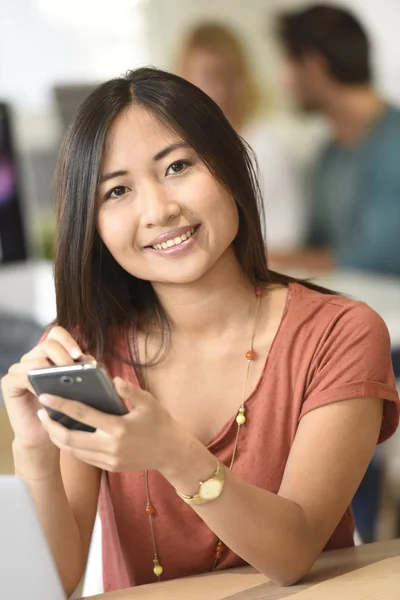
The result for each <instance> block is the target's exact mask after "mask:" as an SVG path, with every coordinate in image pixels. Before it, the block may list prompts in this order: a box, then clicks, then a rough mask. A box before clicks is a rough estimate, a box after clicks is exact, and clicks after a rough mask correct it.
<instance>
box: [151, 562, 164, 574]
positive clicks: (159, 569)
mask: <svg viewBox="0 0 400 600" xmlns="http://www.w3.org/2000/svg"><path fill="white" fill-rule="evenodd" d="M153 565H154V568H153V573H154V575H155V576H156V577H161V575H162V574H163V572H164V569H163V567H162V565H160V563H159V561H158V558H155V559H154V560H153Z"/></svg>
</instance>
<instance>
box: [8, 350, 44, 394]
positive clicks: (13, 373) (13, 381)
mask: <svg viewBox="0 0 400 600" xmlns="http://www.w3.org/2000/svg"><path fill="white" fill-rule="evenodd" d="M50 366H51V363H50V361H49V360H47V359H45V358H36V359H32V360H30V361H27V362H25V363H16V364H15V365H12V366H11V367H10V368H9V370H8V374H7V377H5V378H4V385H5V386H6V387H7V389H11V388H12V389H13V390H20V391H22V392H24V391H25V390H29V391H30V392H31V393H32V394H33V395H34V396H36V391H35V390H34V388H33V386H32V384H31V382H30V380H29V377H28V371H30V370H32V369H46V368H48V367H50Z"/></svg>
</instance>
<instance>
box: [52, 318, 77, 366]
mask: <svg viewBox="0 0 400 600" xmlns="http://www.w3.org/2000/svg"><path fill="white" fill-rule="evenodd" d="M47 339H49V340H56V341H57V342H59V343H60V344H61V346H63V347H64V348H65V350H66V351H67V352H68V354H70V356H72V358H74V359H78V358H80V356H81V355H82V350H81V348H80V347H79V345H78V344H77V343H76V341H75V340H74V338H73V337H72V335H71V334H70V333H68V331H67V330H66V329H64V328H63V327H59V326H56V327H53V328H52V329H51V330H50V332H49V335H48V336H47Z"/></svg>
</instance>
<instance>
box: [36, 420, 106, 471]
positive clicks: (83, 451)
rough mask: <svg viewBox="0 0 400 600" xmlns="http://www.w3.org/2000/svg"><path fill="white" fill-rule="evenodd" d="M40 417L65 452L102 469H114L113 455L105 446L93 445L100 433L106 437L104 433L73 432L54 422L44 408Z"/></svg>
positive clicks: (48, 431) (96, 443)
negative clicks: (107, 451) (106, 451)
mask: <svg viewBox="0 0 400 600" xmlns="http://www.w3.org/2000/svg"><path fill="white" fill-rule="evenodd" d="M37 414H38V417H39V419H40V421H41V423H42V426H43V429H44V430H45V431H46V432H47V434H48V436H49V438H50V440H51V441H52V443H53V444H54V445H55V446H57V448H59V449H60V450H62V451H63V452H66V453H67V454H71V455H72V456H74V457H75V458H77V459H78V460H81V461H83V462H87V463H89V464H92V465H94V466H96V467H98V468H100V469H111V468H112V460H113V459H112V457H111V455H109V454H107V453H105V452H104V444H103V445H98V439H97V442H95V443H93V441H94V440H95V438H96V436H97V434H98V433H101V435H102V436H105V435H106V434H104V433H103V432H99V431H97V432H96V433H88V432H85V431H72V430H70V429H67V428H66V427H64V426H63V425H61V424H60V423H58V422H57V421H54V420H53V419H52V418H51V417H50V416H49V415H48V413H47V412H46V411H45V409H44V408H42V409H41V410H39V411H38V413H37Z"/></svg>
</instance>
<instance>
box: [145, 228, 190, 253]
mask: <svg viewBox="0 0 400 600" xmlns="http://www.w3.org/2000/svg"><path fill="white" fill-rule="evenodd" d="M194 232H195V228H194V227H193V229H191V230H190V231H187V232H186V233H183V234H182V235H179V236H177V237H176V238H173V239H171V240H167V241H166V242H162V244H156V245H155V246H152V248H153V249H154V250H166V249H167V248H171V247H172V246H178V245H179V244H182V242H185V241H186V240H188V239H189V238H191V237H192V235H193V234H194Z"/></svg>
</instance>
